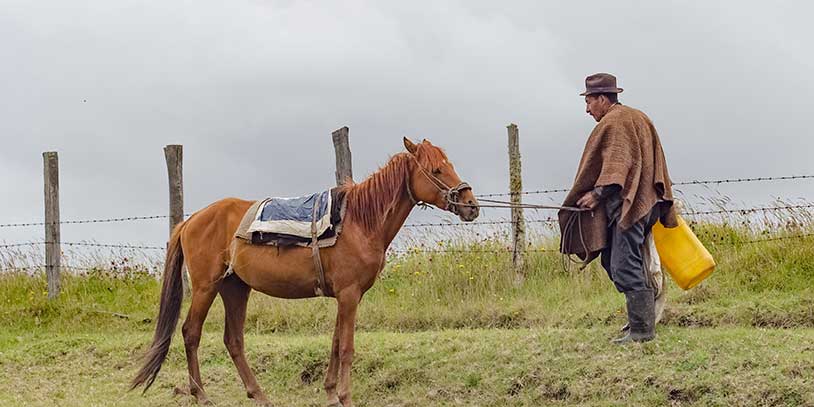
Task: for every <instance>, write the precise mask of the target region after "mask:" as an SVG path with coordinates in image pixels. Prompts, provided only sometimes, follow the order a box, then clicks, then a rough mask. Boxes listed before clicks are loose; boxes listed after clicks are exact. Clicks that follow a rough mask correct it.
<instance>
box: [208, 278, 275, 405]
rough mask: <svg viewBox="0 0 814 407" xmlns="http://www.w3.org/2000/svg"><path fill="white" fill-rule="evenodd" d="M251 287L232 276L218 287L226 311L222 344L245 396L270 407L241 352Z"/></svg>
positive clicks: (244, 355) (242, 351)
mask: <svg viewBox="0 0 814 407" xmlns="http://www.w3.org/2000/svg"><path fill="white" fill-rule="evenodd" d="M251 290H252V289H251V287H249V286H248V285H247V284H246V283H244V282H243V280H241V279H240V278H239V277H238V276H236V275H232V276H229V277H227V278H226V279H225V280H223V283H222V284H221V287H220V296H221V299H223V308H224V309H225V311H226V329H225V330H224V333H223V343H224V344H226V350H228V351H229V356H231V357H232V361H233V362H235V367H236V368H237V373H238V374H239V375H240V379H241V380H243V385H244V386H245V387H246V395H247V396H249V398H250V399H254V401H256V402H257V404H260V405H265V406H271V402H270V401H269V399H268V398H267V397H266V395H265V393H263V390H261V389H260V385H258V384H257V379H256V378H255V377H254V373H253V372H252V369H251V368H250V367H249V363H248V362H247V361H246V354H245V353H244V350H243V329H244V324H245V322H246V305H247V304H248V302H249V293H250V292H251Z"/></svg>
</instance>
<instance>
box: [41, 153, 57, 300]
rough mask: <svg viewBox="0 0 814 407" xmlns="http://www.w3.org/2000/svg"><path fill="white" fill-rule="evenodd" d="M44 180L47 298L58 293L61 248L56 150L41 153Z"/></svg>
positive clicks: (52, 297)
mask: <svg viewBox="0 0 814 407" xmlns="http://www.w3.org/2000/svg"><path fill="white" fill-rule="evenodd" d="M42 162H43V174H44V180H45V276H46V278H47V279H48V299H49V300H53V299H55V298H56V297H57V296H58V295H59V289H60V281H59V280H60V273H61V264H60V263H61V258H62V255H61V254H62V249H61V248H60V236H59V157H58V155H57V153H56V151H49V152H45V153H42Z"/></svg>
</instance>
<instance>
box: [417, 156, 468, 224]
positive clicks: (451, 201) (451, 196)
mask: <svg viewBox="0 0 814 407" xmlns="http://www.w3.org/2000/svg"><path fill="white" fill-rule="evenodd" d="M408 154H410V157H411V158H412V159H413V160H414V161H415V165H416V166H417V167H418V169H419V170H420V171H421V174H422V175H424V177H425V178H427V180H428V181H430V183H431V184H432V185H433V186H434V187H435V188H436V189H437V190H438V192H439V193H440V194H441V195H443V196H444V198H445V199H446V201H447V207H446V208H444V209H446V210H448V211H450V212H452V213H454V214H456V215H460V212H459V210H460V207H462V206H466V207H477V206H478V205H472V204H467V203H463V202H459V201H458V198H460V196H461V193H462V192H464V191H471V190H472V187H471V186H470V185H469V184H468V183H466V182H463V181H461V183H460V184H458V185H456V186H455V187H450V186H449V185H447V184H446V183H445V182H444V181H441V180H440V179H439V178H438V177H436V176H435V175H432V174H431V173H430V172H429V171H427V169H426V168H424V166H423V165H421V163H419V162H418V159H417V158H416V157H415V155H414V154H412V153H408ZM407 196H409V197H410V202H412V203H413V205H418V206H422V207H426V206H428V205H427V204H426V203H425V202H422V201H419V200H417V199H415V196H414V195H413V191H412V190H411V189H410V177H409V175H408V176H407Z"/></svg>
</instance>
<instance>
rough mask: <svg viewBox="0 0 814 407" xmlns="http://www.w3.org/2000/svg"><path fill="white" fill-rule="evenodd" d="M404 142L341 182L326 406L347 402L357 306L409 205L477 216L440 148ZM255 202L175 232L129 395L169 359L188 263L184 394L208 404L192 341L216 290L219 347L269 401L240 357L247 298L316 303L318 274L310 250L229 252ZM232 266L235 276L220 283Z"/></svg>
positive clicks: (251, 393)
mask: <svg viewBox="0 0 814 407" xmlns="http://www.w3.org/2000/svg"><path fill="white" fill-rule="evenodd" d="M404 146H405V148H406V149H407V152H402V153H399V154H396V155H395V156H393V157H392V158H391V159H390V161H389V162H388V163H387V164H386V165H385V166H384V167H382V168H381V169H379V170H378V171H377V172H375V173H374V174H373V175H371V176H370V177H368V178H367V179H366V180H365V181H363V182H361V183H359V184H354V183H352V182H347V183H346V184H345V185H343V186H342V188H343V190H344V192H345V196H346V199H347V201H346V205H347V206H346V213H345V219H344V220H343V230H342V234H341V235H340V237H339V239H338V240H337V242H336V244H335V245H334V246H332V247H329V248H325V249H322V253H321V259H322V264H323V269H324V272H325V281H326V288H327V290H326V291H327V293H326V295H330V296H332V297H335V298H336V302H337V315H336V327H335V328H334V335H333V344H332V347H331V357H330V362H329V363H328V371H327V373H326V375H325V391H326V392H327V395H328V404H329V405H331V406H345V407H348V406H351V405H352V401H351V381H350V371H351V364H352V363H353V353H354V347H353V335H354V330H355V324H356V309H357V307H358V304H359V301H360V300H361V299H362V296H363V295H364V293H365V292H366V291H367V290H368V289H369V288H370V287H371V286H373V283H374V282H375V281H376V277H377V276H378V274H379V272H380V271H381V270H382V269H383V268H384V263H385V254H386V251H387V248H388V246H389V245H390V243H391V242H392V241H393V239H394V238H395V237H396V234H397V233H398V231H399V230H400V229H401V227H402V225H403V224H404V221H405V220H406V219H407V216H408V215H409V214H410V211H411V210H412V209H413V207H415V206H416V204H417V203H418V202H426V203H428V204H432V205H435V206H437V207H439V208H442V209H445V210H448V211H450V212H453V213H455V214H457V215H458V216H459V217H460V218H461V220H464V221H472V220H474V219H475V218H477V217H478V214H479V207H478V202H477V200H476V199H475V195H474V194H473V193H472V189H471V188H470V187H469V185H468V184H466V183H464V182H462V181H461V179H460V178H459V177H458V174H457V173H456V172H455V169H454V168H453V166H452V163H451V162H449V160H448V159H447V156H446V154H444V152H443V151H442V150H441V149H440V148H438V147H435V146H433V145H432V144H431V143H430V142H428V141H426V140H424V141H423V142H421V143H419V144H414V143H413V142H411V141H410V140H408V139H407V138H405V139H404ZM251 205H252V202H251V201H244V200H239V199H234V198H229V199H224V200H221V201H218V202H215V203H213V204H212V205H209V206H208V207H206V208H204V209H202V210H200V211H198V212H196V213H195V214H193V215H192V216H191V217H190V218H189V219H187V220H186V221H184V222H183V223H181V224H180V225H178V226H177V227H176V228H175V230H174V231H173V233H172V236H171V238H170V242H169V247H168V250H167V259H166V265H165V269H164V278H163V286H162V288H161V303H160V306H159V311H158V321H157V323H156V329H155V336H154V337H153V343H152V345H151V346H150V349H149V350H148V352H147V354H146V355H145V364H144V366H143V367H142V368H141V370H140V371H139V372H138V375H137V376H136V377H135V379H133V383H132V387H131V389H133V388H136V387H138V386H140V385H142V384H145V391H146V390H147V388H149V387H150V385H151V384H152V383H153V381H154V380H155V378H156V375H158V371H159V370H160V369H161V364H162V363H163V362H164V359H165V358H166V356H167V352H168V351H169V347H170V341H171V340H172V335H173V333H174V331H175V327H176V325H177V323H178V318H179V315H180V312H181V301H182V299H183V289H182V286H181V273H182V266H183V265H186V268H187V271H188V273H189V279H190V285H191V289H192V303H191V305H190V307H189V313H188V314H187V318H186V321H185V322H184V325H183V327H182V333H183V336H184V348H185V350H186V356H187V367H188V369H189V386H190V392H191V393H192V394H193V395H194V396H195V397H196V398H197V400H198V401H199V402H203V403H207V402H208V398H207V396H206V393H205V392H204V389H203V383H202V382H201V373H200V370H199V367H198V344H199V343H200V339H201V328H202V326H203V323H204V320H205V319H206V315H207V312H208V311H209V307H210V306H211V305H212V301H213V300H214V299H215V296H216V295H218V294H220V296H221V299H222V300H223V305H224V308H225V309H226V327H225V332H224V336H223V341H224V343H225V344H226V349H227V350H228V352H229V355H230V356H231V357H232V360H233V361H234V363H235V366H236V367H237V370H238V373H239V374H240V378H241V379H242V380H243V384H244V385H245V387H246V392H247V395H248V397H249V398H252V399H254V400H255V401H257V402H258V403H260V404H262V405H271V403H270V402H269V400H268V398H267V397H266V395H265V394H264V393H263V391H262V390H261V389H260V386H259V385H258V384H257V379H255V377H254V373H253V372H252V370H251V368H250V367H249V365H248V362H247V361H246V356H245V354H244V351H243V326H244V321H245V318H246V304H247V302H248V299H249V293H250V292H251V290H252V289H255V290H257V291H260V292H263V293H265V294H268V295H271V296H274V297H279V298H310V297H315V296H316V294H315V287H316V286H317V285H318V273H317V269H316V266H315V264H314V261H313V259H312V250H311V249H310V248H305V247H293V248H285V249H281V250H279V251H278V250H276V249H272V250H270V249H268V248H267V247H263V246H257V245H251V244H249V243H247V242H244V241H242V240H240V239H238V240H237V241H236V242H235V246H234V247H233V248H232V250H231V253H230V246H231V245H232V242H233V236H234V234H235V231H236V230H237V228H238V225H239V223H240V221H241V219H242V217H243V215H244V214H245V213H246V211H247V210H248V209H249V206H251ZM228 265H231V267H232V269H233V270H234V273H233V274H231V275H229V276H228V277H224V276H225V273H226V270H227V267H228ZM337 389H338V390H337Z"/></svg>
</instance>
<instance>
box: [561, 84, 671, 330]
mask: <svg viewBox="0 0 814 407" xmlns="http://www.w3.org/2000/svg"><path fill="white" fill-rule="evenodd" d="M619 93H622V89H621V88H619V87H617V86H616V77H614V76H613V75H611V74H607V73H598V74H595V75H591V76H589V77H588V78H586V79H585V92H583V93H582V94H580V96H584V97H585V104H586V112H587V113H588V114H590V115H591V116H592V117H593V118H594V119H595V120H596V121H597V123H598V124H597V125H596V127H595V128H594V129H593V131H592V132H591V135H590V136H589V138H588V142H587V143H586V145H585V151H584V152H583V154H582V160H581V161H580V164H579V169H578V170H577V176H576V179H575V181H574V186H573V187H572V189H571V191H570V193H569V194H568V196H567V197H566V198H565V202H564V203H563V206H567V207H579V208H582V209H584V210H585V211H586V212H575V211H571V210H563V211H560V216H559V217H560V230H561V231H562V246H561V251H562V252H563V253H565V254H576V255H577V256H579V257H580V258H581V259H583V260H584V261H585V264H587V263H589V262H590V261H592V260H593V259H595V258H596V257H598V256H599V255H600V254H601V256H602V260H601V262H602V266H603V267H604V268H605V270H606V271H607V272H608V276H609V277H610V279H611V280H612V281H613V283H614V285H615V286H616V289H617V290H618V291H619V292H621V293H624V294H625V299H626V303H627V316H628V327H629V329H627V330H626V333H625V335H624V336H622V337H621V338H618V339H615V340H614V341H613V342H615V343H620V344H623V343H628V342H633V341H635V342H645V341H649V340H652V339H653V338H655V323H656V309H655V299H656V295H657V294H658V292H657V291H658V288H659V287H658V282H656V281H653V280H654V279H653V278H652V275H651V273H650V272H649V269H650V268H651V267H654V266H652V265H651V264H653V263H654V262H653V261H652V256H655V255H656V254H655V253H653V254H652V255H651V256H649V257H650V258H648V254H649V253H648V252H649V251H652V250H651V248H652V245H650V244H648V243H649V242H648V238H649V237H650V232H651V229H652V227H653V225H654V224H655V223H656V221H658V220H661V223H662V224H663V225H665V226H666V227H675V226H677V223H676V218H675V213H674V211H673V208H672V206H673V193H672V183H671V181H670V176H669V174H668V172H667V164H666V161H665V158H664V152H663V151H662V147H661V142H660V141H659V137H658V134H657V133H656V129H655V127H654V126H653V123H652V122H651V121H650V119H649V118H648V117H647V116H646V115H645V114H644V113H642V112H641V111H639V110H636V109H633V108H630V107H627V106H624V105H622V104H621V103H619V99H618V97H619ZM656 263H657V262H656ZM655 267H658V266H655Z"/></svg>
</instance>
